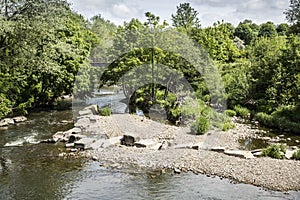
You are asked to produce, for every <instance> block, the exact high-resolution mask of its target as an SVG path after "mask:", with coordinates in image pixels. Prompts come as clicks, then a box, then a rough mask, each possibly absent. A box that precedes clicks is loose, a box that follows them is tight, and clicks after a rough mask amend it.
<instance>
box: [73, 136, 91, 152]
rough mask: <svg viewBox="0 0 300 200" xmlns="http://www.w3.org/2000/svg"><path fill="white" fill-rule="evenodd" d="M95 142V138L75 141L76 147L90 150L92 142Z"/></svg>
mask: <svg viewBox="0 0 300 200" xmlns="http://www.w3.org/2000/svg"><path fill="white" fill-rule="evenodd" d="M93 142H95V139H94V138H87V137H86V138H82V139H80V140H78V141H76V142H74V147H75V148H76V149H82V150H88V149H91V148H92V147H91V144H92V143H93Z"/></svg>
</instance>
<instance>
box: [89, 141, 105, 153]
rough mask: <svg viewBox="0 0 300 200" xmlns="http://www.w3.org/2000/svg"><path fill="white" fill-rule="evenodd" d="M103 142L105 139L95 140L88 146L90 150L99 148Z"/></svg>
mask: <svg viewBox="0 0 300 200" xmlns="http://www.w3.org/2000/svg"><path fill="white" fill-rule="evenodd" d="M104 142H105V139H100V140H96V141H95V142H93V143H91V144H90V146H89V148H90V150H97V149H100V148H102V146H103V143H104Z"/></svg>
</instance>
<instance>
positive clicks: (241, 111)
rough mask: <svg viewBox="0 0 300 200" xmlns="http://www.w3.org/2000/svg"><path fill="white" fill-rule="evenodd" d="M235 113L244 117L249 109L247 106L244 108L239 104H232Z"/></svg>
mask: <svg viewBox="0 0 300 200" xmlns="http://www.w3.org/2000/svg"><path fill="white" fill-rule="evenodd" d="M234 110H235V111H236V114H237V115H238V116H240V117H243V118H246V117H248V116H249V115H250V111H249V110H248V109H247V108H244V107H242V106H240V105H237V106H234Z"/></svg>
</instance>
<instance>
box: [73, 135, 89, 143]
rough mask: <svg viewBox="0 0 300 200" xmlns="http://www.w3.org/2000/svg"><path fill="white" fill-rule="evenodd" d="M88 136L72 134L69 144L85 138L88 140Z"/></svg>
mask: <svg viewBox="0 0 300 200" xmlns="http://www.w3.org/2000/svg"><path fill="white" fill-rule="evenodd" d="M86 137H87V136H86V135H81V134H71V135H70V136H69V138H68V142H69V143H74V142H75V141H78V140H81V139H83V138H86Z"/></svg>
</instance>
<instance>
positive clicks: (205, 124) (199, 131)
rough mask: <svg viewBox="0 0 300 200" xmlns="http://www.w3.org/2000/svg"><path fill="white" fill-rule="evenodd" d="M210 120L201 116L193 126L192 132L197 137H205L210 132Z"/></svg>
mask: <svg viewBox="0 0 300 200" xmlns="http://www.w3.org/2000/svg"><path fill="white" fill-rule="evenodd" d="M209 125H210V124H209V119H207V118H205V117H203V116H201V117H198V118H197V120H196V122H194V123H193V124H192V126H191V132H192V133H194V134H196V135H203V134H204V133H206V132H207V131H208V130H209Z"/></svg>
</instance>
